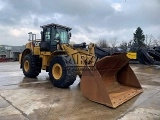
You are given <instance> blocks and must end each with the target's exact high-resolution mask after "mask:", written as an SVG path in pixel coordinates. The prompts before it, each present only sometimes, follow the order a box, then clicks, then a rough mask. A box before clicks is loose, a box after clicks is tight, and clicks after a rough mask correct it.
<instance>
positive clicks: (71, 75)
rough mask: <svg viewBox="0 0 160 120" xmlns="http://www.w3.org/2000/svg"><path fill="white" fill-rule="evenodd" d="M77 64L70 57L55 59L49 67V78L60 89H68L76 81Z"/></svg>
mask: <svg viewBox="0 0 160 120" xmlns="http://www.w3.org/2000/svg"><path fill="white" fill-rule="evenodd" d="M74 68H76V66H75V63H74V61H73V59H72V58H71V57H69V56H68V55H58V56H55V57H53V59H52V60H51V62H50V66H49V78H50V80H51V82H52V84H53V85H54V86H56V87H59V88H67V87H69V86H70V85H72V84H73V83H74V81H75V80H76V70H75V69H74Z"/></svg>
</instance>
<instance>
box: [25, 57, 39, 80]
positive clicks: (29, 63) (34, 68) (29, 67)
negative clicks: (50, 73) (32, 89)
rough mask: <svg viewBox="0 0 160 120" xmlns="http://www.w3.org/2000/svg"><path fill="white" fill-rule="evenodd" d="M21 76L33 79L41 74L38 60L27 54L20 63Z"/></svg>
mask: <svg viewBox="0 0 160 120" xmlns="http://www.w3.org/2000/svg"><path fill="white" fill-rule="evenodd" d="M22 69H23V74H24V75H25V76H26V77H30V78H35V77H37V76H38V75H39V73H40V72H41V66H40V59H39V58H38V57H37V56H34V55H32V54H27V55H26V56H25V57H24V59H23V62H22Z"/></svg>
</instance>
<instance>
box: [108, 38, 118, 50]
mask: <svg viewBox="0 0 160 120" xmlns="http://www.w3.org/2000/svg"><path fill="white" fill-rule="evenodd" d="M109 42H110V45H111V47H112V48H113V49H114V48H115V47H116V44H117V37H113V38H111V39H110V40H109Z"/></svg>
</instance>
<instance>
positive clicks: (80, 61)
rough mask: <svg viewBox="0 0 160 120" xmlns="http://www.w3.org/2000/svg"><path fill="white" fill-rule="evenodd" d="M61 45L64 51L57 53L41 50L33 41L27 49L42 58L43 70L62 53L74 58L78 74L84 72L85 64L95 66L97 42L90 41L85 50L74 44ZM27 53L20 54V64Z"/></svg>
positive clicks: (28, 44)
mask: <svg viewBox="0 0 160 120" xmlns="http://www.w3.org/2000/svg"><path fill="white" fill-rule="evenodd" d="M58 46H59V45H58ZM60 46H61V47H57V48H59V49H60V48H61V51H62V52H60V53H57V52H56V51H54V52H49V51H40V47H39V46H34V44H33V43H32V42H29V43H27V44H26V49H30V50H31V52H32V54H34V55H37V56H39V57H40V58H41V59H42V68H41V69H42V70H46V69H47V67H48V66H49V65H50V61H51V60H52V58H53V57H54V56H55V55H61V54H67V55H69V56H70V57H71V58H72V59H73V60H74V62H75V65H76V66H77V70H78V73H77V74H78V75H81V74H82V68H83V67H84V66H86V65H87V66H94V64H95V62H96V57H95V53H94V47H95V44H93V43H90V44H89V45H88V49H87V50H84V49H81V48H76V49H75V48H73V46H72V45H68V44H61V45H60ZM26 53H27V52H26ZM26 53H22V54H20V55H19V58H20V59H19V62H20V64H21V63H22V59H23V57H24V56H25V55H23V54H26ZM27 54H28V53H27ZM57 76H58V75H57Z"/></svg>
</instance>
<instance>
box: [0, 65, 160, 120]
mask: <svg viewBox="0 0 160 120" xmlns="http://www.w3.org/2000/svg"><path fill="white" fill-rule="evenodd" d="M131 66H132V69H133V70H134V71H135V73H136V75H137V77H138V79H139V81H140V83H141V85H142V87H143V90H144V92H143V93H142V94H140V95H138V96H136V97H134V98H133V99H131V100H129V101H128V102H126V103H124V104H122V105H121V106H119V107H118V108H116V109H112V108H109V107H106V106H104V105H101V104H97V103H94V102H91V101H89V100H88V99H86V98H85V97H84V96H83V94H82V92H81V90H80V86H79V82H80V80H79V78H77V80H76V81H75V83H74V84H73V85H72V86H71V87H70V88H68V89H60V88H56V87H53V86H52V84H51V83H50V81H49V78H48V73H46V72H45V71H42V73H41V74H40V75H39V76H38V78H37V79H36V78H35V79H31V78H25V77H24V75H23V73H22V71H21V69H19V64H18V62H8V63H0V120H117V119H118V120H160V67H158V66H144V65H139V64H132V65H131Z"/></svg>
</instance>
